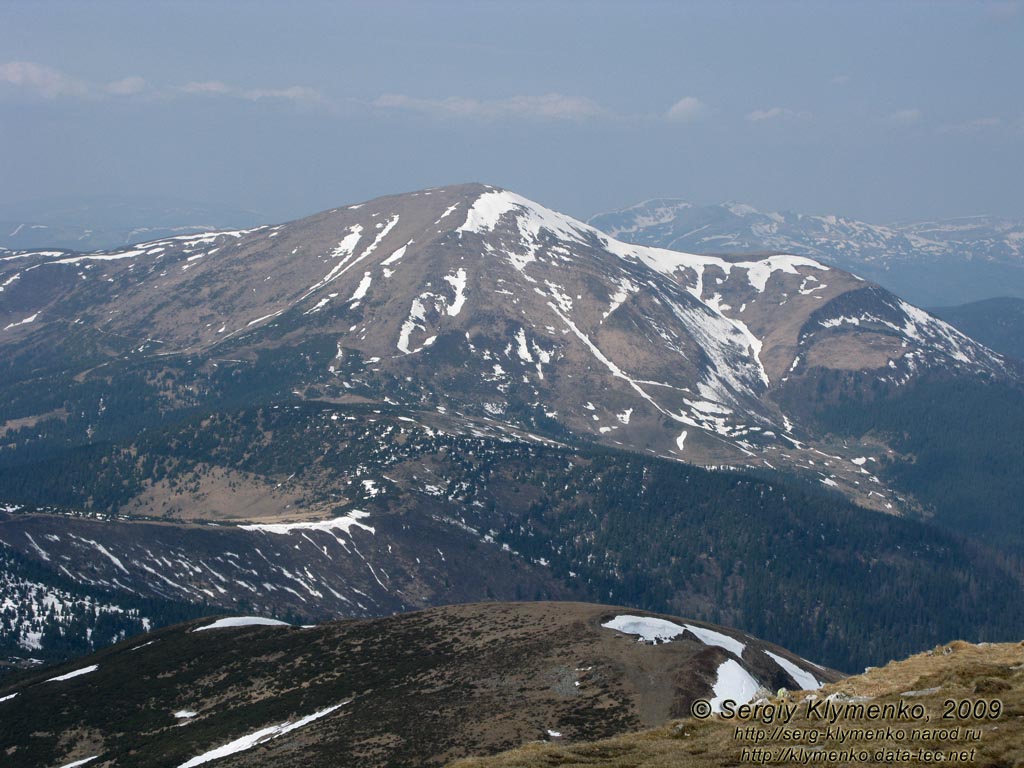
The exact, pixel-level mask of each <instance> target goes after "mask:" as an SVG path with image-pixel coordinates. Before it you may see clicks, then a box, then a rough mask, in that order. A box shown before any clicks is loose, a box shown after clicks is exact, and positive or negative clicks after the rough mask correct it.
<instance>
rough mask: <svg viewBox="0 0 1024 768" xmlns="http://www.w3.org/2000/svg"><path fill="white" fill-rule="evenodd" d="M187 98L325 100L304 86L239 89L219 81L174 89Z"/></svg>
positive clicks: (301, 102) (318, 93)
mask: <svg viewBox="0 0 1024 768" xmlns="http://www.w3.org/2000/svg"><path fill="white" fill-rule="evenodd" d="M174 90H175V91H176V92H178V93H182V94H186V95H188V96H225V97H229V98H236V99H245V100H246V101H262V100H267V99H271V100H281V101H291V102H294V103H297V104H320V103H325V102H326V99H325V98H324V96H323V94H321V93H320V92H319V91H318V90H316V89H315V88H309V87H307V86H304V85H292V86H289V87H287V88H241V87H239V86H235V85H229V84H228V83H225V82H223V81H221V80H203V81H199V82H192V83H185V85H181V86H178V87H177V88H175V89H174Z"/></svg>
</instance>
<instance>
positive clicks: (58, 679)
mask: <svg viewBox="0 0 1024 768" xmlns="http://www.w3.org/2000/svg"><path fill="white" fill-rule="evenodd" d="M99 668H100V665H99V664H93V665H92V666H91V667H83V668H82V669H76V670H75V671H74V672H68V673H67V674H66V675H58V676H57V677H51V678H50V679H49V680H44V681H43V682H44V683H59V682H61V681H63V680H70V679H71V678H73V677H81V676H82V675H88V674H89V673H90V672H95V671H96V670H97V669H99Z"/></svg>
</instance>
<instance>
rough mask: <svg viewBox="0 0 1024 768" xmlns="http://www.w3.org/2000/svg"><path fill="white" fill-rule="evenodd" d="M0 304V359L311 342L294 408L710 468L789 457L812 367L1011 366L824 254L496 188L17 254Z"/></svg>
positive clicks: (6, 268)
mask: <svg viewBox="0 0 1024 768" xmlns="http://www.w3.org/2000/svg"><path fill="white" fill-rule="evenodd" d="M0 285H2V286H3V288H2V292H0V344H4V343H18V342H19V340H24V339H27V338H30V337H38V338H43V337H45V336H46V335H47V334H54V333H55V334H63V333H66V332H67V331H68V329H78V328H79V327H84V328H87V329H91V330H90V333H94V334H97V337H96V338H97V339H99V338H102V339H103V344H104V345H106V346H109V345H110V344H111V343H112V340H123V341H119V342H118V345H119V346H117V348H116V349H114V350H113V351H112V354H114V355H115V356H120V357H127V358H130V359H135V360H145V359H152V360H158V361H167V362H170V360H172V359H173V358H182V359H191V358H192V357H195V356H199V357H200V358H201V359H204V360H209V361H210V364H211V365H213V361H215V360H219V359H224V358H227V359H231V360H234V361H243V362H247V363H251V362H252V361H254V360H256V359H258V358H259V356H260V355H261V354H264V352H265V350H266V349H267V348H268V347H282V348H287V347H288V346H289V345H294V344H299V343H305V342H306V341H308V340H310V339H319V340H321V341H320V342H319V343H321V345H322V346H323V348H324V350H325V353H324V354H322V355H321V356H320V357H317V358H316V359H315V360H313V359H310V362H309V365H311V366H312V368H311V369H309V370H307V371H306V372H305V373H304V374H303V376H302V380H301V381H296V382H294V383H293V384H292V385H291V386H292V390H291V391H293V392H295V393H298V395H299V396H301V397H321V396H325V395H329V396H331V397H338V398H348V397H352V396H354V395H355V393H356V392H359V393H360V395H359V396H360V397H361V398H363V399H364V400H365V399H377V400H380V399H384V400H386V401H390V402H395V403H401V404H404V405H407V406H411V407H416V408H421V407H426V406H428V405H429V406H430V407H437V406H440V407H442V408H445V409H449V410H452V411H456V410H457V411H458V412H460V413H462V414H465V415H466V416H471V417H473V418H488V419H499V420H503V421H506V422H508V423H509V424H511V425H513V426H515V427H516V428H519V429H528V430H531V431H534V432H536V431H538V430H539V431H544V430H547V431H548V436H553V435H558V434H564V433H566V432H568V433H572V434H577V435H586V436H589V437H591V438H593V439H596V440H600V441H601V442H605V443H609V444H612V445H616V444H617V445H623V446H627V447H633V448H637V449H642V450H650V451H653V452H655V453H657V454H659V455H662V456H670V457H673V458H676V459H680V460H687V461H694V462H698V463H707V464H716V465H720V464H730V465H737V464H743V465H751V466H761V465H762V462H765V463H768V464H769V465H770V466H775V465H776V464H775V463H776V462H781V463H785V462H787V461H791V460H792V456H793V455H795V454H794V453H792V452H791V451H792V449H794V448H795V449H796V450H797V451H799V450H801V446H803V445H804V444H805V443H804V441H805V439H806V435H803V433H802V432H801V430H800V428H799V417H797V418H794V417H793V416H790V415H788V414H787V413H786V412H785V410H784V409H782V408H781V407H780V406H779V404H778V403H779V402H780V397H782V395H784V393H785V392H786V391H788V390H789V389H791V388H792V387H793V386H794V384H795V383H796V382H798V381H801V380H803V379H804V378H805V377H807V376H814V375H816V374H815V371H819V370H847V369H848V367H849V366H850V361H851V360H855V361H856V369H857V370H862V371H864V375H865V376H866V377H868V378H869V379H870V380H872V381H873V380H875V379H878V378H881V379H882V380H884V381H887V382H891V383H892V384H893V385H896V384H898V383H899V382H903V381H906V380H908V377H911V376H913V375H916V372H918V371H920V370H923V369H926V368H928V367H933V366H940V367H941V366H952V367H960V368H964V369H968V370H972V371H986V372H998V371H1001V370H1002V363H1001V361H1000V360H999V359H998V358H997V357H995V356H993V355H992V354H991V353H989V352H988V351H987V350H984V349H983V348H982V347H980V346H979V345H977V344H975V343H974V342H972V341H970V340H969V339H967V338H966V337H964V336H962V334H958V333H957V332H955V331H953V330H952V329H951V328H950V327H949V326H946V325H945V324H944V323H942V322H941V321H938V320H936V319H935V318H931V317H930V316H928V315H927V314H926V313H923V312H921V311H920V310H917V309H916V308H914V307H912V306H910V305H909V304H906V303H905V302H901V301H900V300H899V299H897V298H896V297H894V296H891V295H889V294H886V293H885V292H884V291H881V290H880V289H878V288H877V287H875V286H871V285H870V284H868V283H865V282H864V281H862V280H860V279H859V278H857V277H855V276H853V275H850V274H848V273H845V272H842V271H840V270H837V269H834V268H832V267H829V266H826V265H825V264H823V263H821V262H819V261H817V260H815V259H813V258H809V257H807V256H795V255H790V254H785V253H772V254H756V255H755V254H747V255H743V256H716V255H706V254H692V253H684V252H679V251H671V250H667V249H661V248H654V247H650V246H645V245H631V244H627V243H624V242H621V241H619V240H616V239H614V238H613V237H611V236H609V235H607V234H605V233H603V232H601V231H599V230H597V229H595V228H594V227H592V226H591V225H589V224H585V223H583V222H581V221H578V220H576V219H574V218H572V217H570V216H566V215H564V214H561V213H558V212H556V211H554V210H551V209H549V208H547V207H545V206H543V205H541V204H540V203H537V202H534V201H532V200H529V199H528V198H526V197H523V196H522V195H519V194H517V193H515V192H512V191H509V190H505V189H501V188H499V187H494V186H490V185H485V184H460V185H454V186H448V187H437V188H433V189H426V190H421V191H418V192H410V193H406V194H402V195H392V196H387V197H380V198H377V199H375V200H370V201H367V202H365V203H357V204H352V205H347V206H343V207H338V208H334V209H331V210H329V211H325V212H322V213H319V214H316V215H313V216H310V217H307V218H304V219H300V220H297V221H292V222H288V223H285V224H280V225H276V226H262V227H258V228H256V229H251V230H239V231H232V232H213V233H205V234H200V235H189V236H182V237H174V238H166V239H163V240H157V241H151V242H148V243H142V244H139V245H136V246H133V247H132V248H130V249H127V250H122V251H114V252H98V253H89V254H69V253H64V252H49V253H23V254H18V255H15V256H5V257H3V259H2V260H0ZM37 335H38V336H37ZM836 350H839V353H837V351H836ZM371 380H372V381H376V382H377V383H376V384H373V385H372V386H371V384H370V383H369V382H371ZM427 393H431V394H427ZM794 416H796V414H794ZM794 430H795V431H794ZM850 458H851V459H852V458H856V455H853V456H851V457H850ZM812 466H814V465H813V464H812V463H810V462H806V467H805V468H810V467H812ZM849 469H850V472H851V473H859V470H860V466H859V465H852V464H851V465H850V467H849ZM825 479H827V480H829V481H830V482H832V483H836V484H838V483H839V482H841V481H842V478H841V477H840V478H838V479H833V478H832V477H827V478H825ZM856 484H857V483H856V482H855V478H851V480H850V485H851V487H854V486H855V485H856Z"/></svg>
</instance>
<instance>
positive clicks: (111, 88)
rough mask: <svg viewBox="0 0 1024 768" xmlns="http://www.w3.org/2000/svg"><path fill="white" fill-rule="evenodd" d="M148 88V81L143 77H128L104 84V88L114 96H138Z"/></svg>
mask: <svg viewBox="0 0 1024 768" xmlns="http://www.w3.org/2000/svg"><path fill="white" fill-rule="evenodd" d="M146 88H147V85H146V81H145V80H143V79H142V78H141V77H126V78H124V79H122V80H115V81H114V82H112V83H107V84H106V85H105V86H104V90H105V91H106V92H107V93H109V94H111V95H113V96H136V95H138V94H140V93H143V92H144V91H145V90H146Z"/></svg>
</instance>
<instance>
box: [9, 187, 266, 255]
mask: <svg viewBox="0 0 1024 768" xmlns="http://www.w3.org/2000/svg"><path fill="white" fill-rule="evenodd" d="M264 220H265V217H263V216H262V215H261V214H259V213H256V212H255V211H244V210H238V209H234V208H230V207H228V206H222V205H221V206H218V205H210V204H207V203H198V202H194V201H188V200H176V199H172V198H162V197H151V196H143V197H117V196H111V195H106V196H98V197H93V198H64V199H61V198H57V199H52V200H36V201H31V202H25V203H18V204H9V205H4V206H0V248H7V249H8V250H19V249H27V248H66V249H70V250H76V251H92V250H100V249H103V248H118V247H120V246H123V245H129V244H131V243H138V242H141V241H143V240H153V239H156V238H160V237H173V236H174V235H185V234H191V233H195V232H208V231H210V230H213V229H238V228H241V227H254V226H256V225H258V224H262V223H263V222H264Z"/></svg>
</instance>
